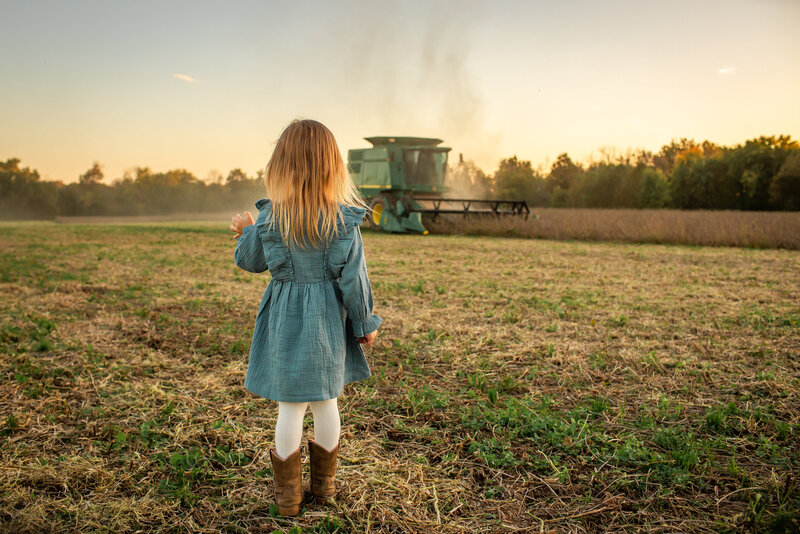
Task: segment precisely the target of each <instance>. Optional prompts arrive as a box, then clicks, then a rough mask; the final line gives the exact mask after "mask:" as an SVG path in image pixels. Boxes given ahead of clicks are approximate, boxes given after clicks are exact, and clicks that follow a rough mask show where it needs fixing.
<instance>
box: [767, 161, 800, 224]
mask: <svg viewBox="0 0 800 534" xmlns="http://www.w3.org/2000/svg"><path fill="white" fill-rule="evenodd" d="M769 200H770V204H771V205H772V206H774V207H776V208H778V209H782V210H791V211H797V210H800V150H793V151H792V153H791V154H789V155H788V156H787V157H786V160H785V161H784V162H783V165H781V168H780V170H779V171H778V174H776V175H775V178H773V179H772V183H771V184H770V186H769Z"/></svg>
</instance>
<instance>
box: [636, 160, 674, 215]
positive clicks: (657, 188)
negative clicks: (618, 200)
mask: <svg viewBox="0 0 800 534" xmlns="http://www.w3.org/2000/svg"><path fill="white" fill-rule="evenodd" d="M670 201H671V199H670V194H669V180H668V179H667V177H666V176H665V175H664V173H663V172H661V171H660V170H658V169H650V168H646V169H644V171H643V172H642V179H641V182H640V184H639V192H638V198H637V203H636V204H637V207H639V208H666V207H667V206H669V205H670Z"/></svg>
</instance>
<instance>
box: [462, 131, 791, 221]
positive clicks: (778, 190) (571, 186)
mask: <svg viewBox="0 0 800 534" xmlns="http://www.w3.org/2000/svg"><path fill="white" fill-rule="evenodd" d="M451 180H452V181H453V183H454V184H455V187H456V188H457V189H458V190H459V191H461V192H463V193H464V194H472V195H473V196H474V195H479V196H483V197H485V198H498V199H501V198H505V199H509V200H525V201H527V202H528V204H529V205H531V206H550V207H571V208H674V209H712V210H715V209H725V210H754V211H771V210H792V211H796V210H800V145H799V144H798V143H797V141H794V140H792V139H791V137H790V136H787V135H782V136H777V137H776V136H769V137H758V138H756V139H751V140H748V141H746V142H745V143H744V144H741V145H736V146H733V147H725V146H720V145H716V144H714V143H711V142H709V141H703V142H696V141H694V140H691V139H680V140H673V141H672V142H671V143H670V144H668V145H664V146H663V147H662V148H661V150H659V151H658V152H657V153H652V152H650V151H645V150H639V151H635V152H629V153H628V154H627V155H619V154H613V153H611V152H610V151H605V152H604V153H602V154H601V158H600V159H599V161H593V162H590V163H588V164H585V165H582V164H580V163H576V162H575V161H573V160H572V158H570V157H569V155H568V154H566V153H564V154H561V155H559V156H558V158H556V161H555V162H554V163H553V164H552V166H551V167H550V169H549V170H548V172H546V173H544V172H542V171H541V170H537V169H535V168H534V167H533V166H532V165H531V162H530V161H523V160H520V159H518V158H517V157H516V156H514V157H511V158H507V159H504V160H502V161H501V162H500V165H499V166H498V168H497V170H496V171H495V172H494V174H492V175H487V174H485V173H483V172H482V171H481V170H480V169H479V168H477V167H476V166H475V165H474V164H472V163H471V162H466V163H459V164H458V165H457V166H455V167H454V168H453V169H452V172H451Z"/></svg>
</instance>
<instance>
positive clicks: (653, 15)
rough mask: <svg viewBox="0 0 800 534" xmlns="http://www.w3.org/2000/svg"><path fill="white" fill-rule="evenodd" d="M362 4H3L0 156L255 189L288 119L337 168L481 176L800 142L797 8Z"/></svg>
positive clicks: (62, 177) (53, 172) (68, 176)
mask: <svg viewBox="0 0 800 534" xmlns="http://www.w3.org/2000/svg"><path fill="white" fill-rule="evenodd" d="M363 5H364V4H363V3H362V2H355V1H350V2H345V3H344V4H337V5H335V6H331V5H328V4H325V3H318V2H311V3H307V4H303V5H300V6H282V5H263V4H258V3H252V2H235V3H233V4H226V5H225V6H221V5H217V4H213V3H208V2H202V3H195V2H192V3H189V2H173V3H170V4H168V5H162V4H160V3H158V2H143V3H138V4H135V5H124V4H114V5H110V4H106V3H103V2H99V1H88V0H83V1H79V2H74V3H70V4H69V5H64V4H61V3H59V2H54V1H46V2H37V3H35V4H28V3H24V4H23V3H11V4H8V5H6V6H5V7H6V12H7V20H8V21H9V22H11V24H9V28H8V31H7V32H5V33H3V35H0V43H2V46H3V50H4V52H3V53H2V55H0V65H2V66H3V67H4V68H5V71H6V72H13V73H15V76H13V77H9V80H8V81H7V82H6V83H5V84H4V86H3V87H2V88H0V94H2V95H3V98H1V99H0V116H3V117H4V125H5V128H3V129H2V131H0V146H2V147H3V152H2V153H0V159H2V160H6V159H9V158H18V159H20V160H21V165H22V166H23V167H30V168H32V169H36V170H38V171H39V173H40V175H41V177H42V179H43V180H50V181H63V182H64V183H72V182H75V181H77V180H78V177H79V176H80V175H81V174H82V173H84V172H86V170H88V169H89V168H91V167H92V165H93V164H94V162H98V163H99V164H100V165H101V167H102V168H103V171H104V174H105V176H106V178H105V181H107V182H111V181H113V180H114V179H117V178H121V177H122V176H123V174H124V172H125V171H127V170H131V169H135V168H136V167H139V166H142V167H149V168H150V169H151V170H153V171H154V172H167V171H168V170H175V169H185V170H187V171H189V172H191V173H192V174H193V175H194V176H196V177H197V178H199V179H200V180H203V181H208V180H209V178H211V177H212V176H214V174H215V173H219V174H221V175H222V177H223V178H224V177H225V176H226V175H227V173H228V172H229V171H230V170H232V169H235V168H240V169H242V170H243V171H244V172H245V173H246V174H248V175H249V176H251V177H253V176H255V174H256V172H257V171H258V170H259V169H262V168H263V167H264V166H265V165H266V162H267V160H268V157H269V154H270V152H271V147H272V144H273V143H274V141H275V140H276V139H277V137H278V136H279V135H280V132H281V131H282V129H283V128H284V127H285V126H286V124H288V122H289V121H290V120H292V119H294V118H315V119H317V120H320V121H321V122H323V123H325V124H326V125H327V126H328V127H329V128H330V129H331V130H332V131H333V133H334V135H336V137H337V141H338V143H339V147H340V149H341V151H342V152H343V154H344V155H345V156H346V154H347V151H348V150H349V149H351V148H360V147H366V146H368V143H367V142H366V141H364V140H363V138H364V137H370V136H375V135H392V136H400V135H409V136H419V137H437V138H440V139H443V140H444V145H446V146H449V147H452V149H453V151H452V152H451V156H450V161H451V163H454V162H456V161H457V159H458V154H459V153H460V154H463V156H464V159H465V160H467V161H468V160H472V161H474V162H475V164H476V165H477V166H478V167H479V168H481V169H482V170H483V171H484V172H486V173H487V174H491V173H493V172H494V171H495V170H496V168H497V166H498V164H499V162H500V161H501V160H502V159H505V158H509V157H512V156H514V155H516V156H517V157H518V158H519V159H521V160H524V161H530V162H531V163H532V165H533V166H534V168H537V169H548V168H549V166H550V165H551V164H552V162H553V161H555V159H556V157H557V156H558V155H559V154H561V153H565V152H566V153H567V154H569V155H570V157H571V158H572V159H573V161H576V162H581V163H584V162H587V161H588V160H589V159H590V158H597V157H598V154H601V155H602V151H603V150H604V149H606V150H609V149H610V150H613V151H614V152H616V153H618V154H625V153H626V152H628V151H637V150H640V149H643V150H648V151H651V152H654V153H655V152H658V150H659V149H660V148H661V147H662V146H664V145H668V144H669V143H670V142H671V141H673V140H678V139H681V138H687V139H694V140H695V141H698V142H702V141H704V140H707V141H710V142H713V143H715V144H718V145H721V146H735V145H738V144H742V143H744V142H746V141H747V140H750V139H754V138H758V137H761V136H773V135H774V136H780V135H788V136H791V137H792V138H793V139H795V140H797V139H798V137H800V104H798V102H797V98H796V96H795V95H796V94H800V34H798V32H796V31H794V26H795V25H796V22H797V21H798V20H800V4H798V3H792V2H781V1H773V2H766V3H764V2H759V3H757V2H751V1H742V2H736V3H733V4H731V3H728V2H707V3H703V4H702V5H696V4H695V3H692V2H687V1H683V2H675V3H665V4H661V5H654V4H648V5H640V4H638V3H636V2H630V1H615V2H611V3H607V4H603V5H602V6H601V5H595V4H593V3H590V2H572V3H569V4H560V5H557V6H552V5H549V4H545V5H538V6H537V5H531V4H528V3H517V2H499V3H494V4H483V3H480V2H462V3H458V4H451V3H447V2H433V3H427V2H411V3H405V4H401V5H399V6H397V5H394V4H389V3H380V4H374V3H370V4H369V6H370V9H369V10H368V11H369V12H368V13H365V11H367V10H363V9H359V8H360V7H362V6H363ZM342 6H343V7H342ZM743 35H746V36H747V38H746V39H743V38H742V36H743Z"/></svg>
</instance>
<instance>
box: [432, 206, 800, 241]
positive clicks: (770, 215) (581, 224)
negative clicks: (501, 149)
mask: <svg viewBox="0 0 800 534" xmlns="http://www.w3.org/2000/svg"><path fill="white" fill-rule="evenodd" d="M428 227H429V228H430V230H431V231H432V232H433V233H439V234H466V235H493V236H501V237H525V238H531V237H533V238H544V239H558V240H565V239H578V240H583V241H614V242H624V243H658V244H671V245H681V244H682V245H703V246H736V247H750V248H785V249H789V250H798V249H800V212H757V211H722V210H715V211H707V210H667V209H660V210H637V209H570V208H531V210H530V216H529V217H528V219H527V220H524V219H522V218H519V217H508V218H501V219H497V218H495V217H489V218H485V219H476V218H470V219H466V220H465V219H464V218H463V217H460V216H450V218H449V219H448V218H442V219H440V221H439V222H437V223H435V224H428Z"/></svg>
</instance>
